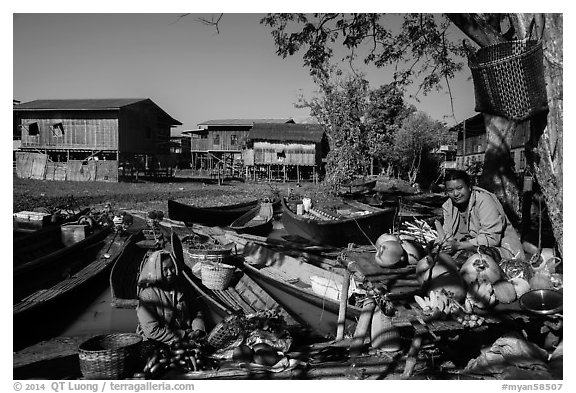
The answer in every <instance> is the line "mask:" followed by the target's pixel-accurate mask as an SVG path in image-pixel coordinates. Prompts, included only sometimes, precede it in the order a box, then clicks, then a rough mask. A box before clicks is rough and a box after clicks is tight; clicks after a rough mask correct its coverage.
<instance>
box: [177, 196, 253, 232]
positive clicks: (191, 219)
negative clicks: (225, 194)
mask: <svg viewBox="0 0 576 393" xmlns="http://www.w3.org/2000/svg"><path fill="white" fill-rule="evenodd" d="M257 205H258V200H253V201H248V202H244V203H239V204H235V205H227V206H215V207H198V206H192V205H187V204H184V203H180V202H176V201H172V200H168V217H169V218H170V219H172V220H176V221H182V222H184V223H185V224H186V225H187V226H190V225H191V224H194V223H196V224H202V225H207V226H226V225H230V223H232V221H234V220H236V219H237V218H239V217H240V216H242V215H243V214H246V213H247V212H249V211H250V210H251V209H253V208H254V207H256V206H257Z"/></svg>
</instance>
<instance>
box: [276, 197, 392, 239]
mask: <svg viewBox="0 0 576 393" xmlns="http://www.w3.org/2000/svg"><path fill="white" fill-rule="evenodd" d="M282 203H283V209H284V213H283V214H282V223H283V224H284V228H285V229H286V231H288V233H289V234H291V235H295V236H299V237H302V238H304V239H307V240H309V241H310V242H312V243H316V244H326V245H332V246H338V247H344V246H347V245H348V244H349V243H354V244H370V243H374V242H375V241H376V239H378V237H379V236H380V235H381V234H383V233H385V232H389V230H390V229H391V228H392V227H393V225H394V219H395V216H396V209H395V208H392V207H390V208H384V209H381V208H378V207H374V206H370V205H366V204H363V203H360V202H354V201H342V202H341V207H340V208H339V209H336V210H335V211H334V209H332V210H330V211H327V210H325V209H322V208H319V207H315V206H313V207H312V208H311V209H310V210H309V211H308V212H307V213H305V214H297V211H295V210H296V209H295V206H296V204H297V202H294V201H290V202H288V201H287V200H286V199H283V200H282Z"/></svg>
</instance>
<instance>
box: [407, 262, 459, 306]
mask: <svg viewBox="0 0 576 393" xmlns="http://www.w3.org/2000/svg"><path fill="white" fill-rule="evenodd" d="M433 263H434V261H433V259H432V257H431V256H430V255H427V256H425V257H424V258H422V259H420V260H419V261H418V263H417V264H416V279H417V280H418V282H419V283H420V285H422V286H424V287H426V289H427V290H428V291H436V292H438V291H442V290H444V291H445V292H446V294H447V295H449V296H450V297H451V298H452V299H454V300H456V301H458V302H462V301H463V300H464V299H465V297H466V289H465V285H464V282H463V281H462V278H461V277H460V274H459V273H458V268H457V267H456V263H455V262H454V260H453V259H452V257H451V256H450V255H448V254H446V253H443V252H441V253H439V254H438V255H437V258H436V263H434V266H433V267H432V264H433ZM430 269H432V270H431V271H430Z"/></svg>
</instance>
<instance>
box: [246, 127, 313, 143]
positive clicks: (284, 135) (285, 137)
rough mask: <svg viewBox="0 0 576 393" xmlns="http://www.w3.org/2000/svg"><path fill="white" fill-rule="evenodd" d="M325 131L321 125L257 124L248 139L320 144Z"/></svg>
mask: <svg viewBox="0 0 576 393" xmlns="http://www.w3.org/2000/svg"><path fill="white" fill-rule="evenodd" d="M323 136H324V129H323V128H322V127H321V126H320V125H319V124H271V123H257V124H254V127H252V129H251V130H250V132H249V133H248V139H250V140H253V141H256V140H261V141H269V142H273V141H275V142H314V143H320V142H321V141H322V137H323Z"/></svg>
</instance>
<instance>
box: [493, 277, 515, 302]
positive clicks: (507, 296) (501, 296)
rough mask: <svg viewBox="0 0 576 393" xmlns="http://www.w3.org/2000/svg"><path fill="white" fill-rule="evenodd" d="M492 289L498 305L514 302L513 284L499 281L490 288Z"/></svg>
mask: <svg viewBox="0 0 576 393" xmlns="http://www.w3.org/2000/svg"><path fill="white" fill-rule="evenodd" d="M492 289H493V290H494V296H495V297H496V300H498V301H499V302H500V303H504V304H509V303H512V302H513V301H514V300H516V290H515V289H514V284H512V283H511V282H509V281H506V280H500V281H498V282H496V283H495V284H494V285H493V286H492Z"/></svg>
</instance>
